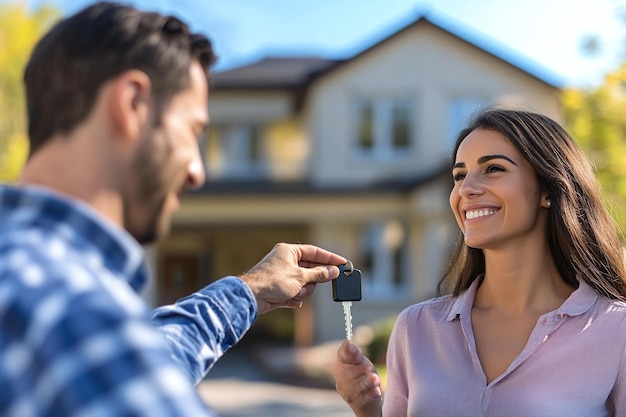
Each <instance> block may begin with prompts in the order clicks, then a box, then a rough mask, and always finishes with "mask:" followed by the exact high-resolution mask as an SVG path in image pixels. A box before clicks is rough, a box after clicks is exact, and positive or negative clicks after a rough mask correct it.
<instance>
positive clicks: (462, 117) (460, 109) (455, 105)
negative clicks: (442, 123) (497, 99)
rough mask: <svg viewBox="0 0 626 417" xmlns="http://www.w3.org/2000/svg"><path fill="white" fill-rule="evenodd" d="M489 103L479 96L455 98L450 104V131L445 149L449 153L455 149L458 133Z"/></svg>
mask: <svg viewBox="0 0 626 417" xmlns="http://www.w3.org/2000/svg"><path fill="white" fill-rule="evenodd" d="M486 105H487V101H486V100H481V99H477V98H461V99H458V98H457V99H453V100H452V101H450V103H449V104H448V132H447V135H446V141H445V142H444V145H445V146H444V149H442V151H443V152H444V153H445V154H446V156H447V155H449V154H450V152H452V150H453V149H454V143H455V142H456V138H457V136H458V134H459V133H460V132H461V130H463V129H464V128H465V127H466V126H467V124H468V123H469V121H470V119H471V118H472V116H474V114H475V113H476V112H477V111H479V110H480V109H482V108H484V107H485V106H486Z"/></svg>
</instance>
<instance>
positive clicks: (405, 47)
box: [148, 13, 562, 345]
mask: <svg viewBox="0 0 626 417" xmlns="http://www.w3.org/2000/svg"><path fill="white" fill-rule="evenodd" d="M559 94H560V89H559V81H558V79H557V78H556V77H554V76H552V75H551V74H549V73H548V72H547V71H545V70H544V69H542V68H541V67H540V66H538V65H535V64H532V63H531V62H529V61H528V60H527V59H525V58H523V57H520V56H518V55H516V54H515V53H513V52H512V51H509V50H507V49H506V48H502V47H501V46H499V45H498V44H497V43H496V42H494V41H492V40H489V39H485V38H484V37H482V36H478V35H477V34H475V33H472V32H471V31H468V30H466V29H463V28H462V27H461V26H460V25H459V24H457V23H455V22H452V21H451V20H450V19H448V18H442V17H441V16H438V15H436V14H432V13H427V14H420V15H419V17H417V18H416V19H415V20H413V21H411V22H410V23H409V24H408V25H405V26H404V27H402V28H400V29H399V30H396V31H394V32H393V33H391V34H390V35H388V36H386V37H384V38H383V39H382V40H380V41H379V42H378V43H376V44H374V45H372V46H371V47H369V48H367V49H365V50H363V51H362V52H360V53H358V54H356V55H354V56H352V57H350V58H348V59H342V60H332V59H325V58H320V57H267V58H265V59H263V60H261V61H259V62H256V63H252V64H250V65H246V66H243V67H240V68H235V69H232V70H228V71H224V72H221V73H216V74H214V75H213V76H212V80H211V92H210V103H209V107H210V115H211V129H210V133H209V134H208V136H207V138H206V139H205V140H204V141H203V143H202V152H203V154H204V157H205V160H206V169H207V179H208V180H207V183H206V185H205V186H204V187H203V188H202V189H201V190H200V191H197V192H193V193H188V194H186V195H184V196H183V200H182V206H181V210H180V211H179V213H178V214H177V215H176V216H175V218H174V223H173V232H172V234H171V236H170V237H169V238H167V239H166V240H164V241H163V242H161V243H160V244H159V245H158V246H157V247H155V248H152V249H151V251H150V256H151V259H152V265H153V267H154V268H155V270H156V271H155V272H156V275H157V277H158V280H157V282H156V284H155V286H154V287H152V288H151V289H150V292H149V294H148V297H149V298H150V299H151V300H152V301H153V302H154V303H165V302H171V301H173V300H175V299H177V298H179V297H181V296H184V295H185V294H187V293H189V292H191V291H193V290H195V289H197V288H198V287H200V286H202V285H205V284H207V283H208V282H209V281H210V280H211V279H214V278H217V277H222V276H225V275H229V274H235V275H237V274H241V273H243V272H244V271H246V270H247V269H249V268H250V267H252V266H253V265H254V264H255V263H256V262H257V261H258V260H260V259H261V258H262V257H263V256H264V255H265V254H266V253H267V252H269V250H271V248H272V246H273V245H274V243H276V242H280V241H287V242H301V243H313V244H316V245H320V246H322V247H324V248H327V249H329V250H332V251H335V252H337V253H340V254H342V255H344V256H345V257H347V258H348V259H350V260H351V261H352V262H353V263H354V265H355V267H356V268H359V269H360V270H361V271H362V276H363V281H362V288H363V299H362V301H361V302H359V303H355V304H354V306H353V316H354V320H353V321H354V324H355V326H359V325H363V324H368V323H372V322H375V321H377V320H380V319H382V318H386V317H390V316H394V315H396V314H397V313H398V312H399V311H400V310H401V309H402V308H404V307H405V306H407V305H409V304H412V303H415V302H417V301H420V300H423V299H426V298H429V297H432V296H433V295H435V294H436V291H437V283H438V280H439V278H440V276H441V274H442V270H443V268H444V267H445V265H446V262H447V258H448V255H449V253H450V251H451V248H452V246H453V244H454V241H455V239H456V238H457V237H458V228H457V226H456V223H455V221H454V218H453V216H452V214H451V212H450V209H449V205H448V195H449V190H450V187H451V184H452V182H451V176H450V170H449V165H448V163H449V157H450V153H451V148H452V145H453V142H454V139H455V135H456V133H457V132H458V131H459V130H460V129H461V127H462V126H463V125H464V124H465V123H466V121H467V118H468V117H469V116H470V115H471V114H472V113H473V112H474V111H475V110H476V109H478V108H480V107H484V106H487V105H492V104H498V105H501V106H512V107H516V108H525V109H530V110H534V111H538V112H541V113H544V114H546V115H549V116H551V117H553V118H554V119H556V120H558V121H562V115H561V108H560V104H559ZM343 328H344V323H343V316H342V309H341V306H340V305H339V303H335V302H333V301H332V297H331V285H330V284H323V285H319V286H318V288H317V290H316V293H315V294H314V296H313V297H312V298H311V299H310V300H308V301H307V302H306V303H305V305H304V307H303V308H302V309H300V310H297V311H294V310H278V311H276V312H272V313H269V314H267V315H264V316H261V317H260V318H259V322H258V323H257V324H256V325H255V326H254V329H253V331H252V336H250V337H264V338H270V339H275V340H287V341H291V340H293V341H294V342H295V343H296V344H297V345H308V344H313V343H319V342H324V341H328V340H333V339H341V338H342V337H343V336H344V329H343Z"/></svg>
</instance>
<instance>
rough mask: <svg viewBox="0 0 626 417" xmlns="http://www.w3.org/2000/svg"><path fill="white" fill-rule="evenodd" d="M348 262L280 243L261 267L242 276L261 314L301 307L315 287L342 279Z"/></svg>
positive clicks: (324, 252)
mask: <svg viewBox="0 0 626 417" xmlns="http://www.w3.org/2000/svg"><path fill="white" fill-rule="evenodd" d="M346 262H347V261H346V259H345V258H344V257H343V256H339V255H337V254H334V253H332V252H329V251H327V250H324V249H321V248H318V247H317V246H313V245H291V244H287V243H278V244H276V245H275V246H274V248H273V249H272V250H271V251H270V253H268V254H267V255H266V256H265V257H264V258H263V259H262V260H261V261H260V262H259V263H258V264H256V265H255V266H254V267H253V268H252V269H250V270H249V271H248V272H246V273H245V274H243V275H242V276H241V279H242V280H243V281H244V282H245V283H246V284H248V286H249V287H250V289H251V290H252V292H253V293H254V295H255V297H256V300H257V305H258V313H259V314H263V313H267V312H268V311H271V310H274V309H276V308H279V307H288V308H298V307H301V306H302V300H304V299H305V298H306V297H309V296H310V295H311V294H313V291H314V290H315V285H316V284H318V283H320V282H327V281H330V280H332V279H335V278H337V277H338V276H339V268H338V265H342V264H345V263H346Z"/></svg>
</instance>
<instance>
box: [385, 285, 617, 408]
mask: <svg viewBox="0 0 626 417" xmlns="http://www.w3.org/2000/svg"><path fill="white" fill-rule="evenodd" d="M478 282H479V280H478V279H477V280H475V281H474V283H473V284H472V286H471V287H470V288H469V289H468V290H467V291H466V292H465V293H464V294H462V295H461V296H459V297H457V298H453V297H451V296H444V297H439V298H435V299H432V300H428V301H425V302H422V303H419V304H415V305H412V306H410V307H408V308H406V309H405V310H404V311H403V312H402V313H401V314H400V315H399V316H398V319H397V321H396V324H395V327H394V330H393V332H392V334H391V338H390V341H389V350H388V354H387V367H388V380H387V388H386V393H385V399H384V404H383V415H384V416H385V417H402V416H412V417H417V416H419V417H448V416H454V417H463V416H467V417H477V416H485V417H548V416H549V417H591V416H594V417H600V416H613V417H626V304H624V303H621V302H617V301H613V300H609V299H607V298H605V297H602V296H600V295H598V294H597V293H596V292H595V291H594V290H593V289H592V288H591V287H590V286H589V285H587V284H586V283H584V282H581V283H580V287H579V288H578V289H577V290H576V291H574V292H573V293H572V294H571V295H570V297H569V298H568V299H567V300H565V302H564V303H563V305H562V306H561V307H560V308H559V309H557V310H555V311H553V312H550V313H546V314H544V315H542V316H541V317H540V318H539V320H538V322H537V325H536V326H535V328H534V330H533V331H532V333H531V335H530V338H529V339H528V343H527V344H526V346H525V347H524V349H523V350H522V352H521V353H520V355H519V356H518V357H517V358H516V359H515V360H513V362H512V363H511V365H510V366H509V368H508V369H507V370H506V372H504V373H503V374H502V375H500V376H499V377H497V378H496V379H495V380H493V381H492V382H491V383H489V384H487V379H486V377H485V374H484V372H483V370H482V367H481V365H480V362H479V360H478V355H477V354H476V344H475V342H474V333H473V331H472V323H471V313H472V305H473V303H474V296H475V294H476V288H477V287H478Z"/></svg>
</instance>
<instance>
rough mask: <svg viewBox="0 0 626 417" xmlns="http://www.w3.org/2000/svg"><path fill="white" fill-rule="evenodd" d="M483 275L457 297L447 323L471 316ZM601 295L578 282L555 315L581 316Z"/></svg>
mask: <svg viewBox="0 0 626 417" xmlns="http://www.w3.org/2000/svg"><path fill="white" fill-rule="evenodd" d="M482 278H483V276H482V274H481V275H480V276H478V277H477V278H476V279H475V280H474V281H473V282H472V283H471V285H470V287H469V288H468V289H467V290H466V291H465V292H464V293H462V294H461V295H459V296H458V297H456V299H455V300H454V302H453V303H452V306H451V307H450V312H449V313H448V317H447V318H446V320H447V321H452V320H454V319H456V318H458V317H459V316H461V315H463V314H469V313H471V311H472V306H473V305H474V298H475V297H476V290H477V289H478V286H479V285H480V282H481V281H482ZM598 297H600V295H599V294H598V293H597V292H596V291H595V290H594V289H593V288H592V287H591V286H590V285H589V284H587V283H586V282H585V281H584V280H581V279H579V280H578V288H577V289H576V290H574V292H572V293H571V294H570V296H569V297H567V299H566V300H565V302H564V303H563V304H562V305H561V307H559V308H558V309H557V310H556V311H554V313H555V314H558V315H568V316H579V315H581V314H584V313H585V312H587V311H588V310H589V309H590V308H591V307H592V306H593V305H594V304H595V302H596V301H597V300H598Z"/></svg>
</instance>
